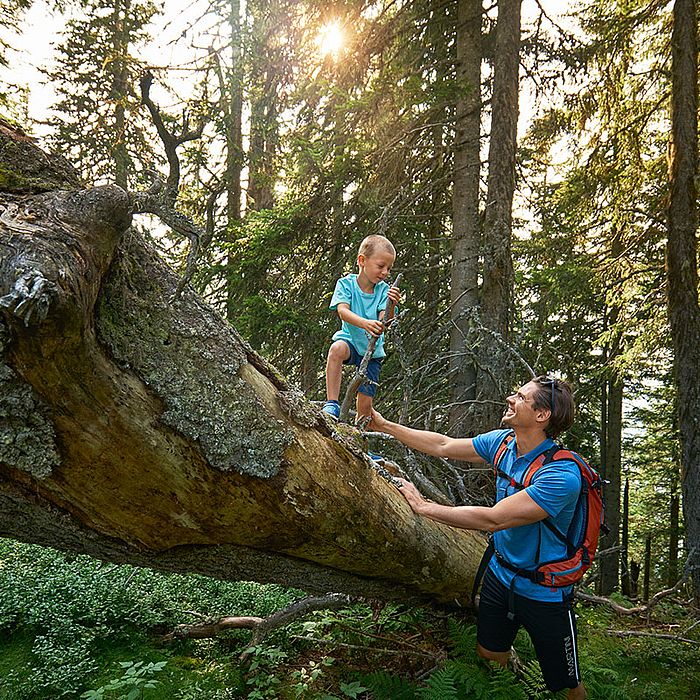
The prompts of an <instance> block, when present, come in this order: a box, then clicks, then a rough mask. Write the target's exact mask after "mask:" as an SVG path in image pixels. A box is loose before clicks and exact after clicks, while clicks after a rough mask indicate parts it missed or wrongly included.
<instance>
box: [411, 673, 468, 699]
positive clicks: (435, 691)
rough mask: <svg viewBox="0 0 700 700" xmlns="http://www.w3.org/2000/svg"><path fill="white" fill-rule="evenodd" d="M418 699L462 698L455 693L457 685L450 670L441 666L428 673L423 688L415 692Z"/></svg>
mask: <svg viewBox="0 0 700 700" xmlns="http://www.w3.org/2000/svg"><path fill="white" fill-rule="evenodd" d="M416 695H417V697H418V698H419V699H420V700H462V699H463V696H462V695H460V694H458V693H457V685H456V682H455V678H454V675H453V673H452V670H451V669H449V668H441V669H439V670H438V671H435V672H434V673H432V674H431V675H430V678H428V680H427V684H426V687H425V688H419V689H418V692H417V693H416Z"/></svg>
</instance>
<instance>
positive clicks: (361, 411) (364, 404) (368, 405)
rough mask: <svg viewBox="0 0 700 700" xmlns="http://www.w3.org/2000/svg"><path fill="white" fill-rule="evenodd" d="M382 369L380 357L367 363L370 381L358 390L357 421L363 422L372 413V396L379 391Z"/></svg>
mask: <svg viewBox="0 0 700 700" xmlns="http://www.w3.org/2000/svg"><path fill="white" fill-rule="evenodd" d="M381 369H382V361H381V360H380V359H378V358H377V359H372V360H370V361H369V364H368V365H367V378H368V379H369V381H368V382H366V383H365V384H363V385H362V386H360V388H359V389H358V392H357V421H356V422H357V423H361V422H362V421H363V420H365V419H367V418H369V417H370V416H371V415H372V398H373V396H374V395H375V394H376V393H377V384H378V383H379V372H380V370H381Z"/></svg>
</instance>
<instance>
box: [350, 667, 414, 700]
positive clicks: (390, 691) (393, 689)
mask: <svg viewBox="0 0 700 700" xmlns="http://www.w3.org/2000/svg"><path fill="white" fill-rule="evenodd" d="M359 680H360V683H362V685H364V686H366V687H367V688H368V689H369V691H370V693H371V696H372V698H373V700H416V697H417V696H416V690H415V686H414V685H413V683H411V682H410V681H408V680H406V679H405V678H401V677H400V676H394V675H392V674H391V673H388V672H387V671H374V672H373V673H363V674H360V677H359Z"/></svg>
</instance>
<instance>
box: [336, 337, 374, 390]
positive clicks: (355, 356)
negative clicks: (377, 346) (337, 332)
mask: <svg viewBox="0 0 700 700" xmlns="http://www.w3.org/2000/svg"><path fill="white" fill-rule="evenodd" d="M342 340H343V342H344V343H345V344H346V345H347V346H348V348H350V357H348V359H347V360H345V362H343V364H344V365H355V367H359V366H360V363H361V362H362V355H360V353H359V352H357V350H356V349H355V346H354V345H353V344H352V343H349V342H348V341H347V340H345V339H342ZM382 359H383V358H380V357H373V358H372V359H371V360H370V361H369V364H368V365H367V377H368V378H369V379H370V380H371V381H370V382H365V383H364V384H362V385H361V386H360V388H359V389H358V390H357V391H358V392H359V393H360V394H364V395H365V396H374V395H375V394H376V393H377V384H378V383H379V372H380V370H381V369H382ZM373 382H374V383H373Z"/></svg>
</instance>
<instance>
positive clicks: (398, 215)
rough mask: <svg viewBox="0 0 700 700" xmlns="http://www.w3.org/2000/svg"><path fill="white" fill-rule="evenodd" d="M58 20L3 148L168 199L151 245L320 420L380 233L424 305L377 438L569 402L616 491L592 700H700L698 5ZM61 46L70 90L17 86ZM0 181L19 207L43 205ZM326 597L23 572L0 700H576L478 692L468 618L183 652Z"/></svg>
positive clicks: (387, 373) (411, 296) (472, 4)
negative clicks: (522, 388) (342, 288)
mask: <svg viewBox="0 0 700 700" xmlns="http://www.w3.org/2000/svg"><path fill="white" fill-rule="evenodd" d="M42 7H43V8H44V12H46V15H45V17H44V18H43V20H41V27H39V25H37V24H36V22H37V17H38V16H40V15H37V8H36V6H34V7H33V6H32V2H31V0H6V1H5V2H4V4H3V6H2V8H0V124H2V125H3V126H4V127H6V128H8V129H12V130H17V131H20V132H22V131H23V132H24V133H25V134H27V135H29V136H32V137H35V138H36V139H37V142H38V143H39V145H40V146H41V147H42V148H44V149H46V150H47V151H52V152H54V153H59V154H61V155H62V156H63V157H65V159H67V161H68V162H69V163H71V164H72V165H73V166H74V167H75V168H76V169H77V171H78V173H79V174H80V176H81V177H82V179H83V184H84V186H85V187H94V186H98V185H102V184H106V183H115V184H117V185H119V186H120V187H121V188H123V189H124V190H127V191H129V192H131V193H141V192H147V191H150V192H151V193H153V194H152V197H150V198H148V197H144V198H142V199H141V200H139V201H140V202H141V203H142V208H141V209H140V210H137V211H136V214H137V215H138V216H136V217H135V218H134V222H133V226H134V229H136V230H137V231H139V232H141V233H143V235H144V236H145V237H146V238H148V239H150V240H151V241H152V242H153V243H154V244H155V245H156V246H157V247H158V248H159V250H160V253H161V255H162V256H163V258H165V259H166V260H167V261H168V262H169V263H170V265H171V266H172V267H173V268H174V269H175V270H176V271H178V273H179V274H180V275H182V281H183V286H184V285H186V284H187V285H190V286H191V287H192V288H193V289H194V290H195V291H196V292H197V293H198V294H200V295H201V296H202V297H203V298H204V299H205V300H206V301H207V303H208V304H210V305H211V306H213V307H214V308H215V309H217V310H218V312H219V313H220V314H221V316H222V317H224V318H225V319H226V320H227V321H228V322H230V323H231V324H232V325H233V326H234V327H235V328H236V329H237V330H238V332H239V333H240V334H241V335H242V336H243V338H244V339H245V340H246V341H248V343H250V345H251V346H252V347H253V348H254V349H255V350H256V351H257V352H259V353H260V354H261V355H262V356H263V357H264V358H266V359H267V360H269V361H270V362H271V363H272V364H273V365H274V366H275V367H276V368H277V369H278V370H279V371H280V372H281V373H282V374H283V375H284V376H285V377H286V378H287V379H288V380H289V382H290V383H291V384H292V385H293V386H295V387H297V388H298V389H299V390H301V391H302V392H303V393H304V394H305V395H306V396H307V397H308V398H309V399H311V400H314V401H316V400H321V399H323V398H324V397H325V385H324V367H325V354H326V351H327V348H328V344H329V340H330V337H331V335H332V333H333V332H334V330H336V328H337V327H338V319H337V317H336V316H335V314H333V313H331V312H329V310H328V303H329V300H330V297H331V294H332V291H333V287H334V284H335V281H336V279H337V278H338V277H340V276H341V275H343V274H345V273H347V272H351V271H355V256H356V252H357V248H358V245H359V242H360V241H361V240H362V238H364V237H365V236H366V235H369V234H373V233H381V234H383V235H386V236H387V237H388V238H389V239H391V241H392V242H393V243H394V245H395V247H396V249H397V260H396V264H395V267H394V273H395V274H397V273H399V272H400V273H402V275H403V276H402V285H401V286H402V290H403V293H404V299H405V301H404V304H403V305H402V306H401V313H400V316H399V320H398V323H396V324H395V325H394V327H393V328H392V329H391V331H390V333H389V334H388V341H387V344H388V358H387V361H386V362H385V364H384V369H383V371H382V381H381V385H380V387H379V390H378V393H377V397H376V399H375V405H376V406H377V407H378V408H379V410H380V411H381V412H382V414H383V415H385V416H387V417H389V418H391V419H392V420H396V421H399V422H402V423H405V424H409V425H413V426H415V427H420V428H425V429H430V430H436V431H439V432H443V433H447V434H450V435H453V436H462V435H474V434H477V433H479V432H483V431H485V430H489V429H492V428H494V427H497V426H498V424H499V420H500V416H501V414H502V411H503V405H504V404H503V398H504V396H505V395H507V394H508V393H510V391H511V390H512V389H513V387H514V386H516V385H518V384H521V383H523V382H524V381H526V380H527V379H528V378H529V377H530V376H531V374H532V372H535V373H538V374H539V373H545V372H549V373H551V374H553V375H554V376H558V377H561V378H564V379H567V380H568V381H571V382H572V383H573V385H574V387H575V390H576V401H577V404H578V416H577V420H576V423H575V425H574V427H573V429H572V430H571V431H570V432H569V433H567V435H566V436H564V440H563V442H565V444H566V446H567V447H569V448H570V449H573V450H576V451H578V452H580V453H581V454H583V455H585V456H586V457H587V458H588V460H589V461H590V463H591V464H592V465H594V466H595V467H596V468H597V469H598V470H599V471H600V472H601V474H602V476H603V477H604V478H605V479H606V480H607V481H608V482H609V484H608V486H607V489H606V519H607V523H608V526H609V527H610V529H611V533H610V534H609V535H608V536H607V537H606V538H605V539H603V540H602V542H601V547H600V548H601V549H602V550H604V551H603V553H602V556H601V557H600V558H599V560H598V563H597V565H596V566H595V567H594V569H593V570H592V574H591V575H590V576H589V577H588V578H587V580H586V581H584V585H583V586H582V588H581V592H582V593H583V596H582V597H583V598H586V596H587V597H588V600H587V601H586V600H583V601H582V603H581V604H580V606H579V612H580V614H581V620H580V627H581V639H580V648H581V653H582V664H583V669H584V674H583V677H584V682H585V683H586V684H587V686H588V687H589V693H590V697H591V698H666V697H688V698H691V697H695V696H696V695H697V694H699V693H700V678H699V677H698V671H697V668H698V662H699V661H700V658H699V656H698V655H699V652H698V644H699V643H700V636H699V632H698V630H699V629H700V628H699V627H698V625H697V618H698V608H697V605H698V602H699V601H700V427H699V426H698V420H697V415H698V412H699V411H700V376H699V375H700V308H699V307H698V286H697V285H698V279H697V269H698V263H697V254H698V244H697V236H696V224H697V222H696V218H695V217H696V214H695V206H696V202H695V189H694V188H695V177H696V174H697V109H698V104H697V39H696V34H697V21H698V19H697V14H696V8H695V3H694V2H691V1H690V0H676V2H675V3H674V2H672V3H669V2H661V1H659V0H651V1H649V0H647V1H641V0H628V1H626V2H622V1H612V0H590V1H588V2H569V3H568V5H567V6H566V7H564V6H563V5H561V4H560V3H544V2H530V1H529V0H527V1H525V2H523V3H522V6H521V2H520V0H498V1H497V2H496V1H494V2H492V3H482V2H481V0H447V1H445V0H435V1H433V0H424V1H423V0H417V1H415V2H395V1H391V0H387V1H379V2H371V1H369V0H367V1H362V2H354V1H352V0H347V1H345V2H313V1H311V2H306V1H303V0H302V1H297V0H271V1H262V0H249V1H248V2H243V3H241V2H240V0H210V1H209V2H201V3H194V4H192V5H191V6H188V7H181V6H180V5H179V4H178V3H176V2H172V1H166V2H164V3H151V2H143V1H142V0H119V1H117V2H115V0H88V1H85V2H77V1H74V0H65V1H61V2H59V1H56V2H48V3H46V4H45V5H42ZM49 13H50V14H49ZM28 17H29V18H32V19H31V22H34V24H32V23H31V22H28V20H27V18H28ZM52 24H55V26H56V27H57V28H58V29H59V30H60V31H58V33H55V34H51V33H50V32H47V27H48V26H51V25H52ZM683 32H685V34H683ZM171 36H172V38H169V37H171ZM166 39H167V40H166ZM37 41H41V42H42V43H44V42H46V41H52V42H54V50H53V52H52V53H46V55H47V59H46V61H45V62H44V63H43V64H41V65H39V66H38V68H39V69H40V71H41V76H43V77H41V80H42V81H43V83H42V84H43V85H44V87H43V88H40V86H39V84H38V83H36V84H32V85H29V84H27V83H23V82H22V76H21V74H20V73H19V66H20V64H22V63H23V62H26V60H27V55H29V56H31V54H32V44H33V42H37ZM159 42H160V43H159ZM156 45H157V46H160V47H161V48H160V55H158V54H156V55H155V56H154V46H156ZM684 47H685V48H684ZM23 52H24V53H23ZM684 52H685V53H684ZM689 55H690V56H691V57H692V58H693V60H694V61H695V62H693V60H690V59H688V56H689ZM159 58H162V59H163V61H162V62H161V61H159V60H158V59H159ZM166 58H167V60H165V59H166ZM686 59H688V60H686ZM688 61H689V62H688ZM42 90H45V91H46V92H45V93H42ZM38 94H43V95H44V96H43V97H42V98H40V100H39V101H41V100H44V101H45V100H49V104H48V106H47V108H46V109H42V110H41V114H39V113H38V112H37V110H36V107H35V105H36V104H37V99H38V98H37V95H38ZM46 95H48V96H49V97H46ZM688 134H690V136H689V137H688ZM684 138H688V139H689V140H687V141H683V139H684ZM2 156H3V153H0V190H3V191H9V192H13V193H22V192H32V191H34V189H36V188H35V184H34V183H32V182H28V181H27V182H24V181H22V180H21V178H20V177H19V176H18V175H17V174H16V173H14V172H13V171H12V169H11V168H10V167H9V166H8V164H7V163H4V162H3V158H2ZM684 159H685V160H684ZM149 188H150V190H149ZM684 198H685V199H684ZM683 206H685V207H686V208H685V209H684V208H683ZM6 291H7V290H4V289H3V290H2V294H5V293H6ZM8 410H9V409H8V408H7V406H4V405H3V404H2V398H0V431H2V429H3V422H2V421H3V420H5V419H7V411H8ZM367 444H368V447H370V448H371V449H372V450H374V451H378V452H381V453H382V454H384V455H386V456H388V457H390V458H392V459H394V460H395V461H396V462H397V463H399V464H401V465H402V468H404V469H405V470H406V472H407V473H409V474H410V475H411V476H412V478H414V480H417V481H422V484H423V486H424V488H427V489H429V493H430V494H431V496H432V497H439V498H442V499H445V500H446V501H449V502H452V503H456V504H462V503H470V504H481V505H488V504H490V503H491V500H492V497H493V492H492V483H491V475H490V472H489V471H486V470H466V469H465V468H464V465H460V464H452V463H447V462H445V461H438V460H435V459H428V458H424V457H423V456H421V455H418V454H412V453H410V452H407V451H406V450H402V449H400V448H399V447H398V446H397V445H396V444H395V443H391V442H388V441H383V440H382V438H381V437H376V436H374V437H371V438H369V442H368V443H367ZM0 461H1V460H0ZM659 593H662V596H660V597H659V598H657V599H654V596H655V595H656V594H659ZM303 595H304V594H303V593H302V592H301V591H298V590H293V589H285V588H282V587H277V586H262V585H260V584H253V583H238V584H237V583H224V582H217V581H214V580H212V579H206V578H203V577H193V576H190V577H187V576H180V575H177V574H163V573H156V572H153V571H150V570H148V569H138V568H133V567H129V566H117V565H116V564H104V563H100V562H97V561H95V560H92V559H89V558H88V557H84V556H74V555H68V554H61V553H58V552H55V551H53V550H50V549H42V548H40V547H38V546H36V545H28V544H20V543H18V542H14V541H12V540H9V539H8V540H2V541H0V698H2V699H5V698H7V700H18V699H19V698H58V697H68V698H72V697H76V698H77V697H86V698H99V697H104V698H118V697H125V698H126V697H128V698H136V697H144V698H151V697H152V698H160V697H162V698H165V697H171V698H182V699H183V700H184V699H185V698H193V699H194V698H212V699H213V698H221V699H223V698H277V697H283V698H348V697H349V698H360V697H363V698H377V699H379V698H391V699H392V700H394V699H398V698H414V697H415V698H423V699H424V698H441V699H443V700H444V699H448V698H453V697H454V698H500V697H502V698H517V697H523V698H525V697H542V698H546V697H551V696H550V695H549V694H547V692H546V691H545V690H543V686H542V684H541V678H540V677H539V676H538V674H539V670H538V668H537V665H536V662H534V660H533V659H534V655H533V652H532V649H531V648H529V647H528V641H527V639H526V638H525V637H522V638H520V637H519V640H518V645H517V646H516V648H517V649H518V652H519V653H520V655H521V656H522V658H523V661H524V669H523V670H521V671H520V672H519V674H517V675H516V674H514V673H512V672H511V671H493V670H492V671H491V672H487V671H486V670H485V669H484V668H483V667H481V666H480V665H479V663H478V662H477V660H476V658H475V655H474V654H473V647H474V629H473V619H472V618H471V614H470V612H469V611H462V612H459V613H454V612H453V611H449V612H448V611H444V610H441V609H433V608H430V607H425V608H423V607H418V606H412V605H410V606H401V605H400V604H398V603H393V602H392V603H389V604H382V605H380V604H376V603H371V602H365V601H359V602H357V601H352V602H350V603H348V605H347V606H346V607H343V608H342V609H340V610H325V611H321V612H316V613H313V614H309V615H308V616H307V617H306V618H305V619H304V620H302V621H297V622H293V623H292V624H291V626H288V627H286V628H282V630H281V631H279V630H278V631H276V632H274V633H272V634H271V636H269V637H267V638H266V639H265V640H264V641H262V642H260V644H258V645H256V646H254V647H252V649H253V651H252V652H248V654H247V657H246V658H245V659H244V660H241V659H240V658H239V657H240V654H241V652H242V651H243V650H244V649H245V648H246V647H247V645H248V640H249V638H250V632H247V631H240V630H239V631H234V632H226V633H224V634H218V635H217V636H215V637H212V638H209V639H189V638H185V639H176V640H175V641H174V642H169V643H166V642H163V639H162V638H163V635H165V634H167V633H168V632H169V631H171V630H172V629H174V628H175V627H176V626H177V625H179V624H185V623H188V624H189V623H192V622H195V621H202V620H214V619H218V618H219V617H221V616H225V615H254V616H260V617H265V616H267V615H270V614H272V613H273V612H274V611H275V610H278V609H281V608H284V607H285V606H287V605H289V604H290V603H291V602H292V601H293V600H296V599H298V598H301V597H303ZM602 599H608V603H607V604H606V603H605V602H604V601H603V600H602ZM650 600H651V601H653V603H652V605H650V606H648V603H649V601H650ZM596 601H597V602H596ZM610 601H612V603H613V604H614V605H613V607H611V606H610V605H609V603H610ZM615 606H617V608H620V607H622V608H623V609H624V608H629V609H633V608H635V607H637V608H639V610H638V612H637V613H636V614H635V613H633V614H628V613H626V612H625V611H624V610H620V609H617V610H615V609H614V608H615ZM110 684H111V685H110ZM150 685H153V687H149V686H150ZM91 693H92V694H91Z"/></svg>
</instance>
